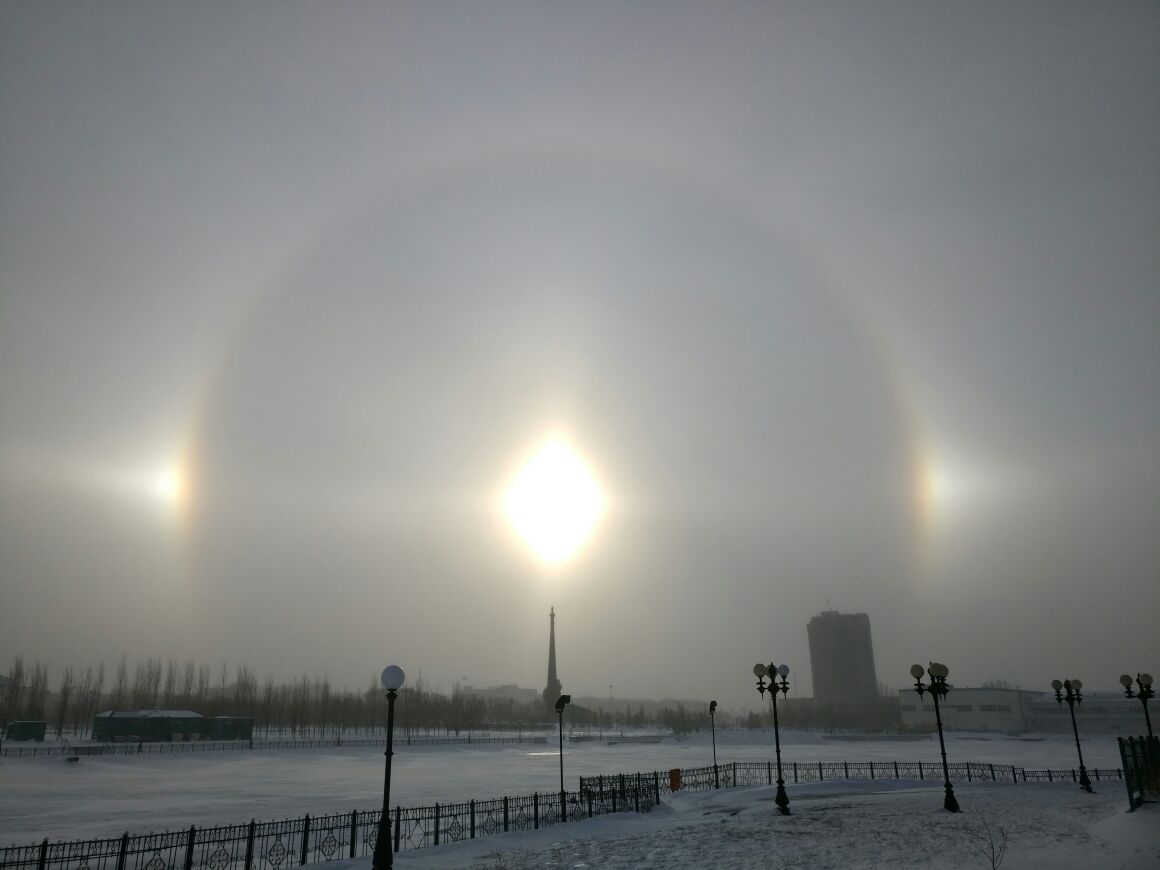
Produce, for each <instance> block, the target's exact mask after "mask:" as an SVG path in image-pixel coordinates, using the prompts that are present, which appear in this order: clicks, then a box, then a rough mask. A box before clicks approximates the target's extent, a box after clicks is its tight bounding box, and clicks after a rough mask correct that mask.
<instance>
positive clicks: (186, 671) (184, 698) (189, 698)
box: [177, 661, 195, 710]
mask: <svg viewBox="0 0 1160 870" xmlns="http://www.w3.org/2000/svg"><path fill="white" fill-rule="evenodd" d="M194 680H195V677H194V664H193V662H192V661H188V662H186V663H185V665H184V666H182V669H181V688H180V689H179V690H178V701H177V706H179V707H181V709H183V710H185V709H188V708H190V707H192V706H193V686H194Z"/></svg>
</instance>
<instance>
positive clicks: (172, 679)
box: [161, 659, 177, 710]
mask: <svg viewBox="0 0 1160 870" xmlns="http://www.w3.org/2000/svg"><path fill="white" fill-rule="evenodd" d="M161 705H162V706H163V707H165V709H167V710H172V709H173V708H174V707H176V706H177V662H175V661H174V660H173V659H168V660H166V662H165V687H164V688H163V689H162V690H161Z"/></svg>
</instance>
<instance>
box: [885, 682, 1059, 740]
mask: <svg viewBox="0 0 1160 870" xmlns="http://www.w3.org/2000/svg"><path fill="white" fill-rule="evenodd" d="M1041 694H1043V693H1042V692H1038V691H1035V692H1033V691H1028V690H1026V689H971V688H965V687H964V688H959V687H957V686H952V687H951V688H950V691H949V693H948V694H947V696H946V698H945V699H943V700H941V701H939V712H940V714H941V715H942V722H943V727H944V728H946V729H947V730H948V731H1000V732H1003V733H1006V734H1021V733H1023V732H1024V731H1029V730H1034V729H1032V728H1030V727H1029V720H1030V715H1031V705H1032V702H1033V701H1034V700H1035V699H1036V698H1038V697H1039V696H1040V695H1041ZM898 699H899V711H900V712H901V714H902V726H903V727H904V728H931V729H933V728H934V727H935V715H934V699H933V698H932V697H931V696H930V693H929V692H927V693H925V694H924V695H923V696H922V697H921V698H920V697H919V696H918V693H917V692H915V691H914V689H900V690H899V692H898ZM1054 703H1055V701H1054V700H1052V704H1054Z"/></svg>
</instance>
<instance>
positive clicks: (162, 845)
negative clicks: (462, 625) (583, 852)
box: [0, 738, 1124, 870]
mask: <svg viewBox="0 0 1160 870" xmlns="http://www.w3.org/2000/svg"><path fill="white" fill-rule="evenodd" d="M493 739H505V738H493ZM539 739H540V740H543V739H544V738H539ZM380 743H381V742H380V741H373V744H374V745H376V746H377V745H380ZM328 745H330V744H328ZM948 769H949V772H950V776H951V779H953V780H957V781H966V782H1009V783H1019V782H1067V781H1071V782H1077V781H1078V777H1077V773H1076V771H1075V770H1071V769H1067V770H1028V769H1026V768H1023V767H1018V766H1015V765H995V764H982V763H978V762H959V763H956V764H952V765H949V767H948ZM783 771H784V772H785V776H786V779H787V780H792V781H793V782H797V783H801V782H824V781H828V780H843V779H847V780H871V779H899V780H915V781H921V780H927V779H930V780H934V781H941V780H942V765H941V764H938V763H936V762H909V761H905V762H904V761H895V762H892V761H886V762H883V761H864V762H854V761H850V762H844V761H836V762H834V761H829V762H827V761H819V762H808V763H803V762H791V763H789V764H787V765H783ZM775 772H776V770H775V768H774V766H773V764H772V762H739V761H735V762H729V763H726V764H719V765H717V766H716V771H714V766H713V765H706V766H704V767H691V768H683V769H680V771H679V775H677V776H670V774H671V773H672V772H661V771H649V772H641V773H617V774H612V775H608V776H587V777H581V778H580V788H579V790H578V791H575V792H545V793H537V794H532V795H525V796H521V797H503V798H497V799H493V800H483V801H475V800H472V801H466V802H461V803H449V804H434V805H433V806H424V807H396V808H395V810H394V812H393V814H392V818H391V820H390V821H391V832H392V838H393V843H392V846H393V848H394V851H396V852H398V851H403V850H407V849H424V848H428V847H433V846H438V845H440V844H441V843H448V842H456V841H459V840H466V839H476V838H479V837H490V836H495V835H497V834H501V833H505V832H508V831H522V830H533V829H539V828H541V827H548V826H551V825H557V824H563V823H572V822H579V821H581V820H583V819H586V818H593V817H595V816H601V815H607V814H609V813H620V812H647V811H648V810H650V809H652V807H653V806H655V805H656V804H658V803H659V802H660V798H661V795H662V794H666V793H672V792H673V791H676V790H690V791H705V790H708V789H712V788H714V787H715V784H716V782H717V781H719V782H720V787H721V788H734V787H744V786H757V785H771V784H772V783H773V782H774V777H775ZM715 774H716V776H715ZM1088 774H1089V775H1090V776H1092V777H1093V778H1094V779H1096V780H1100V779H1123V778H1124V774H1123V772H1122V771H1121V770H1120V769H1119V768H1116V769H1104V770H1101V769H1098V768H1097V769H1094V770H1089V771H1088ZM674 786H675V787H674ZM380 813H381V811H380V810H369V811H367V810H353V811H351V812H349V813H339V814H335V815H323V816H309V815H307V816H304V817H302V818H299V819H286V820H282V821H267V822H258V821H254V820H251V821H250V822H249V823H248V824H241V825H223V826H217V827H203V828H198V827H196V826H191V827H190V828H188V829H185V830H181V831H167V832H162V833H149V834H143V835H133V834H128V833H126V834H123V835H122V836H120V837H114V838H109V839H96V840H77V841H72V842H57V843H51V842H49V840H48V838H45V839H44V840H43V841H41V842H40V843H37V844H34V845H28V846H9V847H7V848H0V870H283V868H290V867H294V866H299V865H303V864H310V863H318V862H323V861H330V860H335V859H340V858H356V857H359V856H367V855H371V854H373V853H374V848H375V841H376V839H377V836H378V825H379V816H380Z"/></svg>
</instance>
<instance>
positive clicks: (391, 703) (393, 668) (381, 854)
mask: <svg viewBox="0 0 1160 870" xmlns="http://www.w3.org/2000/svg"><path fill="white" fill-rule="evenodd" d="M405 679H406V675H405V674H404V673H403V669H402V668H400V667H399V666H398V665H388V666H387V667H385V668H383V675H382V678H381V680H382V684H383V688H384V689H386V690H387V749H386V752H385V753H384V754H385V755H386V756H387V765H386V766H387V770H386V773H385V774H384V776H383V812H382V815H380V816H379V832H378V834H377V835H376V837H375V854H374V858H373V859H372V861H371V866H372V867H374V870H384V868H386V867H393V866H394V862H395V854H394V852H393V851H392V850H391V809H390V805H391V756H392V755H394V754H395V750H394V747H393V744H394V741H395V699H396V698H397V697H398V696H399V689H401V688H402V687H403V681H404V680H405Z"/></svg>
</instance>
